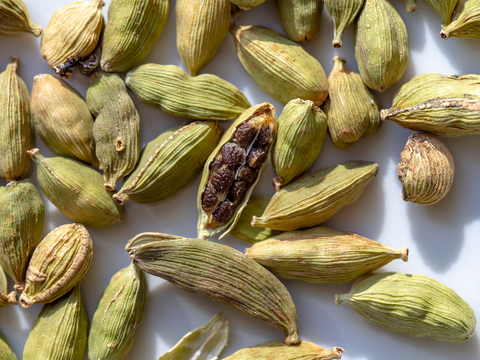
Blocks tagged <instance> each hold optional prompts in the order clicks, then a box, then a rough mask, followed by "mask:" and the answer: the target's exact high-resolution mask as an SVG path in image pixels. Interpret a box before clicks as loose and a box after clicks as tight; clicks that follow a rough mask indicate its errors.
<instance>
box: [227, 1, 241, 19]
mask: <svg viewBox="0 0 480 360" xmlns="http://www.w3.org/2000/svg"><path fill="white" fill-rule="evenodd" d="M230 2H231V1H230ZM231 3H232V2H231ZM231 5H232V12H231V15H232V17H234V18H238V17H240V16H241V15H242V9H240V8H239V7H238V5H236V4H234V3H232V4H231Z"/></svg>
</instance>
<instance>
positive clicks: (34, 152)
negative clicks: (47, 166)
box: [27, 148, 41, 160]
mask: <svg viewBox="0 0 480 360" xmlns="http://www.w3.org/2000/svg"><path fill="white" fill-rule="evenodd" d="M27 154H28V155H30V156H31V157H32V159H33V160H35V159H37V158H38V157H39V156H41V154H40V150H39V149H37V148H33V149H30V150H27Z"/></svg>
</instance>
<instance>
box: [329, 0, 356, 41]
mask: <svg viewBox="0 0 480 360" xmlns="http://www.w3.org/2000/svg"><path fill="white" fill-rule="evenodd" d="M324 1H325V7H326V8H327V11H328V13H329V14H330V17H331V18H332V20H333V41H332V45H333V47H335V48H337V49H338V48H341V47H342V46H343V42H342V39H343V35H344V34H345V31H346V30H347V28H348V27H349V26H350V25H351V24H352V23H353V21H354V20H355V19H356V18H357V15H358V13H359V12H360V10H361V9H362V7H363V4H364V2H365V0H324Z"/></svg>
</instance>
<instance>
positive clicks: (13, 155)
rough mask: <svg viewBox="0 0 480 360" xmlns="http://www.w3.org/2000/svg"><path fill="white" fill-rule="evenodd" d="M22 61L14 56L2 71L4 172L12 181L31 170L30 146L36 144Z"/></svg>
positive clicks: (0, 167)
mask: <svg viewBox="0 0 480 360" xmlns="http://www.w3.org/2000/svg"><path fill="white" fill-rule="evenodd" d="M18 62H19V60H18V58H17V57H15V56H14V57H12V58H11V60H10V63H9V64H8V65H7V69H6V70H5V71H4V72H2V73H0V176H1V177H3V178H5V179H7V181H9V182H10V181H12V180H16V179H18V178H19V177H21V176H23V175H25V174H26V173H27V172H28V169H29V167H30V162H31V160H30V159H29V156H28V154H27V150H28V149H30V148H31V147H32V146H33V125H32V121H31V119H30V94H29V92H28V89H27V86H26V85H25V83H24V82H23V80H22V79H21V78H20V77H19V76H17V68H18Z"/></svg>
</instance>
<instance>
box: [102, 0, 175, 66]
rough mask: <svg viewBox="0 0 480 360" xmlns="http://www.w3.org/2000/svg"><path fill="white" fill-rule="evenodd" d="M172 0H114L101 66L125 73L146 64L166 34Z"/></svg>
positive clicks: (103, 46) (104, 35) (104, 40)
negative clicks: (164, 31)
mask: <svg viewBox="0 0 480 360" xmlns="http://www.w3.org/2000/svg"><path fill="white" fill-rule="evenodd" d="M169 12H170V0H112V1H111V2H110V6H109V7H108V22H107V24H106V25H105V31H104V34H103V44H102V59H101V62H100V65H101V66H102V69H103V70H105V71H106V72H125V71H128V70H130V69H131V68H133V67H134V66H135V65H137V64H138V63H139V62H140V61H142V60H143V59H144V58H145V57H146V56H147V55H148V53H149V52H150V49H151V48H152V46H153V44H154V43H155V41H157V39H158V38H159V37H160V35H161V34H162V31H163V28H164V27H165V23H166V22H167V19H168V14H169Z"/></svg>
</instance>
